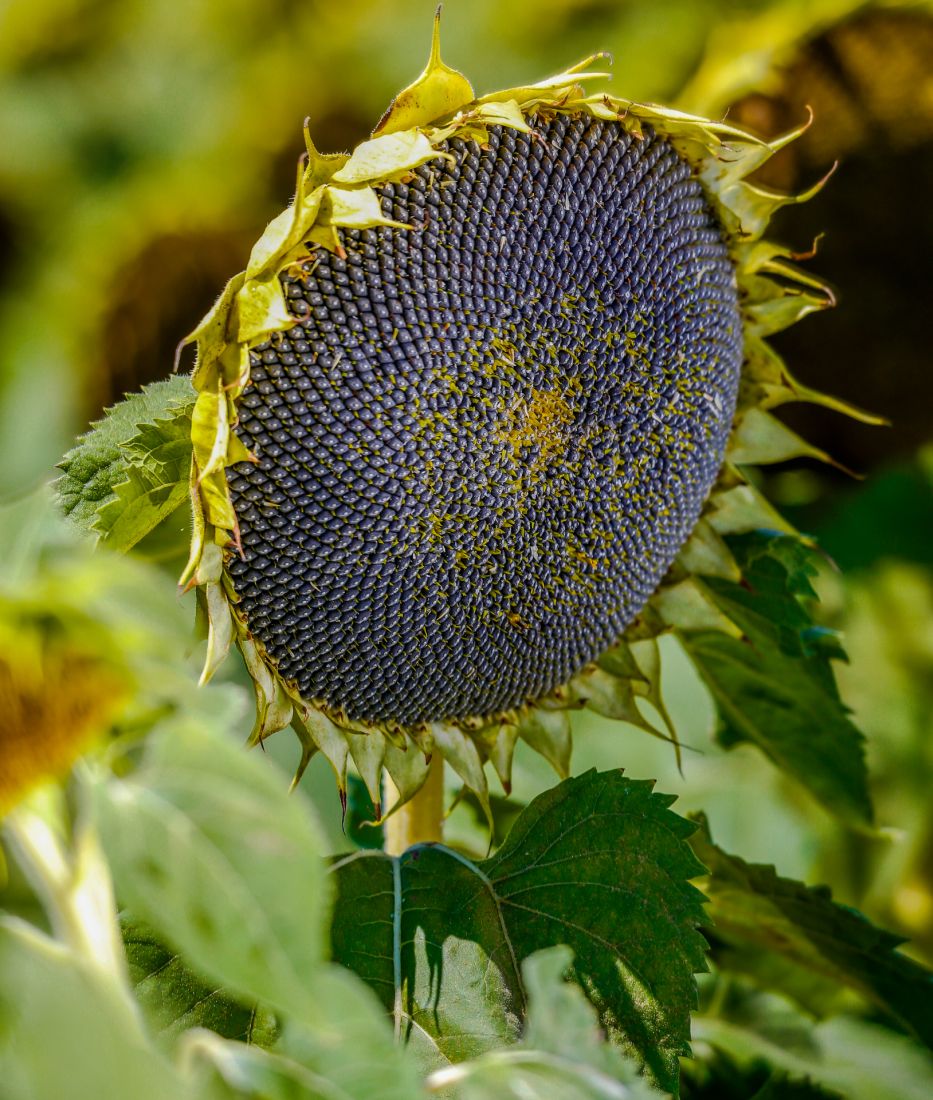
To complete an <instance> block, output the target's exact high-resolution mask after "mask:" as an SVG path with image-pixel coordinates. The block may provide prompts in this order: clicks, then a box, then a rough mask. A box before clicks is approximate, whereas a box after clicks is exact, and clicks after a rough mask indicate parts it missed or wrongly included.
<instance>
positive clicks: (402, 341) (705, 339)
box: [187, 25, 831, 801]
mask: <svg viewBox="0 0 933 1100" xmlns="http://www.w3.org/2000/svg"><path fill="white" fill-rule="evenodd" d="M597 60H598V58H590V59H587V61H585V62H583V63H581V64H580V65H577V66H575V67H574V68H572V69H570V70H568V71H567V72H566V73H563V74H560V75H558V76H556V77H553V78H551V79H550V80H547V81H544V82H542V83H541V84H538V85H533V86H529V87H522V88H513V89H509V90H507V91H503V92H497V93H494V94H491V95H487V96H483V97H481V98H479V99H477V98H475V97H474V93H473V90H472V88H471V87H470V85H469V83H468V82H467V81H466V79H465V78H464V77H463V76H461V75H460V74H459V73H456V72H454V71H453V70H451V69H449V68H448V67H447V66H446V65H444V64H443V62H442V61H441V60H440V55H439V47H438V38H437V27H436V25H435V37H434V43H433V47H432V52H431V57H430V60H429V63H428V66H427V67H426V69H425V71H424V73H423V74H422V75H421V77H420V78H419V79H418V80H417V81H416V82H415V84H413V85H412V86H411V87H410V88H408V89H406V90H405V91H404V92H402V93H401V94H400V95H399V96H398V97H397V98H396V100H395V101H394V102H393V104H392V105H391V107H390V108H389V110H388V111H387V112H386V114H385V115H384V117H383V118H382V120H381V121H380V123H379V125H378V126H377V128H376V130H375V132H374V136H373V138H372V139H371V140H369V141H366V142H364V143H363V144H362V145H360V146H359V147H357V149H356V150H354V152H353V153H352V154H350V155H337V156H322V155H321V154H319V153H318V152H317V150H316V149H315V148H314V146H313V144H312V143H311V141H310V137H309V138H308V139H307V144H308V154H307V159H306V161H305V162H303V163H302V165H301V168H300V171H299V176H298V186H297V191H296V195H295V199H294V202H293V203H292V205H291V206H290V207H289V208H288V209H287V210H286V211H284V212H283V213H282V214H281V215H280V216H279V217H278V218H276V219H275V220H274V221H273V222H272V223H271V224H270V226H269V227H268V229H267V230H266V232H265V233H264V235H263V237H262V238H261V240H260V241H259V242H258V244H257V245H256V247H255V248H254V250H253V253H252V255H251V257H250V262H249V265H248V267H247V270H246V271H245V272H244V273H243V274H241V275H239V276H237V277H236V278H235V279H234V280H232V281H231V283H230V284H229V285H228V287H227V290H226V291H225V293H224V295H223V296H222V298H221V299H220V300H219V302H218V303H217V305H216V306H215V308H214V310H213V311H212V312H211V313H210V314H209V315H208V317H206V318H205V320H204V322H203V323H202V325H201V326H200V328H199V329H198V330H197V331H196V332H195V333H194V334H193V335H192V338H191V339H193V340H196V341H197V344H198V363H197V367H196V371H195V375H194V383H195V387H196V389H197V390H198V399H197V403H196V406H195V410H194V415H193V429H192V439H193V445H194V463H193V473H192V490H193V500H194V503H195V515H196V523H195V535H194V544H193V548H192V556H191V561H190V564H189V569H188V574H187V577H188V578H190V579H191V580H192V581H193V582H194V583H196V584H199V585H202V586H203V587H204V589H205V592H206V598H207V605H208V608H209V612H210V619H211V638H210V643H209V653H208V662H207V666H206V668H205V675H206V676H209V675H210V674H211V672H212V671H213V669H214V668H215V667H216V665H217V663H218V662H219V661H220V660H221V659H222V657H223V654H224V652H225V651H226V649H227V647H228V646H229V644H230V642H231V641H232V640H234V639H235V640H236V641H237V643H238V645H239V646H240V648H241V650H242V651H243V653H244V656H245V657H246V660H247V663H248V665H249V667H250V670H251V672H252V675H253V678H254V682H255V685H256V691H257V699H258V718H257V724H256V728H255V730H254V738H255V739H257V740H258V739H261V738H263V737H265V736H266V735H267V734H269V733H271V732H273V731H274V730H276V729H279V728H281V727H282V726H284V725H286V724H287V723H288V722H289V721H293V722H294V724H295V725H296V728H297V729H298V730H299V734H300V736H301V737H302V739H303V742H304V744H305V762H306V759H307V757H308V756H309V755H310V753H311V752H312V751H315V750H321V751H323V752H324V753H325V754H326V755H327V756H328V758H329V759H330V761H331V763H332V764H333V765H334V767H335V769H336V770H337V773H338V776H339V777H340V778H341V782H342V776H343V773H344V771H345V768H346V762H347V758H348V756H352V758H353V760H354V761H355V763H356V765H357V767H358V769H359V770H360V772H361V774H362V775H363V777H364V779H366V780H367V782H368V784H369V786H370V788H371V790H372V791H373V793H374V797H375V798H376V799H377V801H378V777H379V774H380V770H381V768H382V767H383V766H385V767H386V768H387V769H388V770H389V772H390V774H391V775H392V776H393V778H394V779H395V781H396V784H397V786H398V788H399V791H400V793H401V796H402V798H403V799H404V798H407V797H409V796H410V795H411V794H412V793H413V792H414V791H415V790H416V789H417V788H418V785H419V784H420V783H421V782H422V781H423V779H424V775H425V762H424V759H425V756H426V755H429V754H430V753H432V752H434V751H436V750H437V751H440V752H441V753H442V754H443V755H444V756H445V757H446V758H447V759H448V760H449V761H450V762H451V764H452V765H453V767H454V768H455V769H456V770H457V772H458V773H459V774H460V775H461V776H462V777H463V779H464V780H465V782H466V783H467V784H468V785H469V786H470V787H472V788H473V789H474V790H475V791H477V793H478V794H479V795H480V797H481V799H484V798H485V792H486V780H485V776H484V772H483V765H484V763H485V761H486V760H491V761H492V763H493V765H494V766H495V768H496V769H497V771H498V772H499V774H500V777H501V778H502V780H503V782H504V783H505V784H506V785H508V780H509V774H510V772H509V769H510V763H511V754H512V749H513V747H514V744H515V741H516V739H517V737H519V736H521V737H523V738H524V739H525V740H527V741H528V742H529V743H530V744H531V745H533V747H535V748H537V749H538V750H539V751H541V752H543V753H544V754H545V755H546V756H548V757H549V758H550V759H551V760H552V761H553V762H554V763H555V764H556V766H557V767H558V769H559V770H561V769H564V768H565V767H566V761H567V753H568V751H569V737H568V727H567V715H566V708H567V707H568V706H573V705H581V704H582V703H583V702H588V703H589V704H590V705H591V706H593V707H595V708H596V709H598V710H600V711H601V712H602V713H607V714H610V715H612V716H614V717H619V718H625V719H627V720H629V721H634V722H637V723H638V724H642V725H645V724H646V722H645V719H644V718H643V717H642V715H641V713H640V711H639V710H638V707H637V706H636V704H635V701H634V700H635V696H636V695H638V694H641V695H644V696H647V697H648V698H650V699H651V700H652V701H653V702H655V704H656V705H657V704H659V703H660V696H659V688H658V660H657V649H656V638H657V635H658V634H659V633H660V632H661V631H663V630H664V629H667V628H669V627H670V626H673V625H690V624H691V623H695V622H697V621H704V617H705V620H708V625H710V626H713V627H715V628H720V629H726V630H729V629H732V630H733V631H734V628H732V627H731V624H729V623H728V621H727V620H725V619H724V617H723V615H722V613H721V612H719V611H718V610H717V609H716V608H714V607H713V606H712V605H710V604H709V603H708V601H705V600H704V596H703V592H702V588H701V587H698V586H697V585H696V584H695V581H694V575H695V574H697V573H704V572H706V573H717V574H719V575H726V576H733V575H734V574H735V565H734V562H733V561H732V559H731V556H730V554H729V551H728V549H727V547H726V545H725V543H724V542H723V539H722V535H723V534H726V533H730V532H737V531H742V530H749V529H751V528H753V527H759V526H762V525H765V526H769V527H775V526H780V525H781V521H780V520H779V519H778V518H777V517H775V516H773V514H771V513H769V512H768V510H767V506H766V505H764V504H763V503H762V502H760V501H759V500H758V499H757V498H756V496H755V494H754V492H753V490H752V489H751V488H750V486H749V485H748V484H746V482H745V480H744V478H743V477H742V475H741V473H740V472H739V470H738V468H737V467H738V464H743V463H748V462H755V461H773V460H775V459H780V458H785V457H789V456H790V455H793V454H801V453H806V454H811V455H812V454H818V452H815V451H814V450H813V449H812V448H810V447H808V446H807V445H806V444H804V443H803V442H802V441H801V440H799V439H797V437H795V436H793V435H792V434H791V433H790V432H788V431H787V430H786V429H785V428H783V427H782V426H781V425H780V423H779V422H778V421H777V420H775V419H773V418H772V417H770V416H769V414H768V413H767V412H766V411H765V410H766V409H767V408H768V407H771V406H774V405H777V404H780V403H781V402H782V401H785V400H791V399H804V400H807V399H811V400H812V399H818V400H823V399H821V398H819V397H818V396H817V395H815V394H812V393H811V392H809V391H804V390H802V389H801V388H800V387H799V386H797V385H796V383H794V382H793V380H792V379H791V378H790V376H789V375H788V374H787V371H786V369H785V368H784V366H783V364H782V363H781V362H780V361H779V360H778V359H777V357H776V356H775V355H774V354H773V353H772V352H771V351H770V350H769V349H768V347H767V345H766V344H765V343H764V337H765V336H767V335H768V334H769V333H770V332H773V331H775V330H776V329H778V328H780V327H783V326H785V325H786V324H789V323H791V322H792V321H793V320H795V319H797V318H798V317H800V316H802V315H803V314H804V313H807V312H809V311H811V310H814V309H819V308H823V307H824V306H825V305H828V304H830V303H831V295H830V294H829V292H828V291H827V290H826V289H825V288H823V287H822V286H821V284H820V283H819V282H818V281H817V280H814V279H812V278H810V277H808V276H806V275H804V274H802V273H801V272H800V271H799V270H798V269H797V268H796V267H795V266H794V265H793V264H792V263H791V262H790V259H789V253H788V252H787V251H786V250H783V249H781V248H779V247H778V246H776V245H774V244H772V243H770V242H768V241H766V240H764V239H763V233H764V230H765V227H766V225H767V221H768V218H769V216H770V214H771V212H772V211H773V210H774V209H776V208H777V207H779V206H781V205H783V204H784V203H786V202H789V201H799V199H801V198H805V197H807V196H806V195H804V196H797V197H795V198H791V197H789V196H782V195H778V194H772V193H770V192H767V191H764V190H761V189H759V188H756V187H754V186H752V185H750V184H749V183H747V182H746V181H745V177H746V176H747V175H748V174H749V173H750V172H752V171H753V170H754V169H756V168H757V167H758V166H760V165H761V164H762V163H764V161H765V160H766V159H767V158H768V157H769V156H770V155H771V154H772V152H774V151H775V150H776V149H777V148H779V147H780V145H781V144H783V143H784V142H786V141H787V140H790V138H792V137H793V136H795V135H793V134H791V135H788V137H787V138H785V139H782V140H781V141H778V142H773V143H771V144H767V143H764V142H761V141H759V140H757V139H755V138H753V137H752V136H750V135H749V134H746V133H744V132H742V131H739V130H736V129H733V128H731V127H729V126H726V125H724V124H721V123H713V122H708V121H705V120H703V119H699V118H694V117H690V116H686V115H682V114H679V113H677V112H674V111H669V110H665V109H663V108H660V107H655V106H651V105H644V104H637V103H634V102H630V101H627V100H621V99H619V98H616V97H613V96H609V95H605V94H595V95H589V94H587V93H586V90H585V85H586V84H588V82H590V81H592V80H594V79H598V78H600V77H601V76H603V75H604V74H601V73H598V72H593V71H591V65H592V64H593V63H594V62H595V61H597ZM814 190H815V189H814ZM660 709H661V712H662V714H663V708H660ZM411 741H414V742H415V743H416V745H417V747H418V748H419V749H420V750H422V751H421V752H418V751H416V750H415V749H412V748H410V747H409V745H410V742H411Z"/></svg>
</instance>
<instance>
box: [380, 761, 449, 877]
mask: <svg viewBox="0 0 933 1100" xmlns="http://www.w3.org/2000/svg"><path fill="white" fill-rule="evenodd" d="M386 783H387V785H388V786H389V787H390V790H389V791H388V792H387V793H388V794H389V795H392V794H397V792H395V791H394V790H393V789H391V788H394V784H393V783H392V780H391V779H389V778H388V776H387V777H386ZM443 839H444V761H443V759H442V758H441V757H440V755H438V756H435V757H434V759H433V760H432V761H431V766H430V768H429V769H428V777H427V779H426V780H425V781H424V786H423V787H422V788H421V790H420V791H418V793H417V794H416V795H415V796H414V798H411V799H409V801H408V802H406V803H405V805H404V806H402V807H401V809H399V810H397V811H396V812H395V813H394V814H393V815H392V816H391V817H390V818H388V819H387V820H386V823H385V850H386V852H387V853H388V854H389V855H390V856H400V855H401V854H402V852H404V851H405V849H406V848H410V847H411V846H412V844H424V843H426V842H428V841H441V840H443Z"/></svg>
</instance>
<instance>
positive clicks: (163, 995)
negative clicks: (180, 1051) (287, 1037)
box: [123, 922, 278, 1047]
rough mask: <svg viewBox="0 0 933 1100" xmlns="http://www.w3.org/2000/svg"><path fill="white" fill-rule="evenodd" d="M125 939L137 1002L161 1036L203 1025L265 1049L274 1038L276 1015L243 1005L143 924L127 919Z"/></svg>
mask: <svg viewBox="0 0 933 1100" xmlns="http://www.w3.org/2000/svg"><path fill="white" fill-rule="evenodd" d="M123 943H124V946H125V948H126V959H127V962H128V964H129V970H130V981H131V982H132V985H133V992H134V994H135V995H136V1000H137V1001H138V1002H139V1004H140V1006H141V1008H142V1010H143V1012H144V1014H145V1016H146V1019H147V1021H148V1022H149V1026H150V1028H151V1029H152V1030H153V1031H154V1032H156V1033H157V1034H158V1035H160V1036H161V1037H165V1038H167V1039H175V1038H177V1037H178V1036H180V1035H182V1034H183V1033H184V1032H185V1031H187V1030H188V1029H189V1028H193V1027H205V1028H208V1029H209V1030H210V1031H213V1032H215V1033H216V1034H217V1035H220V1036H222V1037H223V1038H225V1039H236V1040H238V1041H239V1042H242V1043H256V1044H257V1045H258V1046H261V1047H269V1046H271V1045H272V1043H273V1042H274V1041H275V1037H276V1033H277V1030H278V1029H277V1025H276V1020H275V1017H274V1016H273V1015H272V1013H270V1012H268V1011H266V1010H264V1009H263V1008H261V1007H259V1006H256V1005H252V1006H248V1005H244V1004H242V1003H240V1002H239V1001H237V1000H235V999H234V998H232V997H231V996H230V995H229V994H228V993H226V992H224V990H222V989H219V988H217V986H216V985H215V984H214V983H209V982H205V981H204V980H203V979H201V978H199V977H198V976H197V975H196V974H194V973H193V972H192V971H191V970H189V969H188V967H187V966H186V965H185V963H184V961H183V960H182V958H181V956H180V955H178V954H177V953H175V952H173V951H171V950H169V948H167V947H165V946H164V945H163V944H161V943H160V942H159V941H158V940H157V939H156V937H155V936H154V935H153V933H152V932H150V931H149V929H148V928H146V927H145V925H141V924H135V923H131V922H124V925H123Z"/></svg>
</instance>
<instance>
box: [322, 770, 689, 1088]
mask: <svg viewBox="0 0 933 1100" xmlns="http://www.w3.org/2000/svg"><path fill="white" fill-rule="evenodd" d="M651 788H652V785H651V783H649V782H644V781H636V780H631V779H627V778H625V777H624V776H623V775H622V773H621V772H615V771H614V772H605V773H601V774H598V773H596V772H594V771H591V772H588V773H587V774H585V775H582V776H579V777H576V778H573V779H568V780H566V781H564V782H563V783H561V784H559V785H558V786H556V787H554V788H553V789H552V790H550V791H548V792H547V793H545V794H543V795H541V796H540V797H539V798H537V799H535V801H534V802H532V804H531V805H530V806H528V807H527V809H525V810H524V811H523V812H522V814H521V815H520V816H519V818H518V820H517V821H516V823H515V825H514V827H513V828H512V831H511V833H510V834H509V837H508V839H507V840H506V842H505V844H504V845H503V847H502V849H501V850H500V851H499V852H498V853H497V854H496V855H495V856H493V857H492V858H491V859H488V860H485V861H484V862H481V863H473V862H471V861H470V860H468V859H467V858H465V857H464V856H462V855H460V854H459V853H457V852H453V851H450V850H449V849H446V848H444V847H442V846H440V845H417V846H415V847H414V848H410V849H409V850H408V851H407V852H405V853H404V854H403V855H402V856H401V857H400V858H398V859H390V858H389V857H387V856H385V855H383V854H382V853H375V852H368V853H367V852H360V853H356V854H355V855H353V856H349V857H347V858H346V859H343V860H341V861H339V862H338V863H337V864H336V865H335V868H334V873H335V877H336V879H337V885H338V901H337V908H336V911H335V919H334V925H333V929H332V935H333V946H334V957H335V958H336V959H337V960H338V961H340V962H342V963H344V964H345V965H346V966H349V967H350V968H351V969H354V970H356V971H357V973H359V974H360V976H361V977H363V978H364V979H365V980H366V981H367V982H368V983H369V984H370V985H371V986H372V987H373V989H374V990H375V991H376V993H377V994H378V995H379V997H380V999H381V1000H382V1002H383V1004H384V1005H385V1007H386V1008H387V1009H388V1010H389V1011H390V1012H392V1014H393V1016H394V1018H395V1023H396V1027H397V1029H398V1031H399V1033H401V1034H403V1035H404V1036H405V1037H406V1038H407V1039H408V1041H409V1044H410V1045H413V1046H414V1047H415V1049H416V1051H419V1052H420V1053H421V1055H422V1057H423V1058H424V1059H425V1060H426V1061H431V1060H433V1063H434V1064H435V1065H436V1064H437V1063H438V1061H443V1060H446V1061H451V1062H455V1061H461V1060H463V1059H465V1058H468V1057H472V1056H475V1055H478V1054H480V1053H483V1052H485V1051H488V1050H490V1049H492V1048H494V1047H497V1046H501V1045H503V1044H504V1043H508V1042H513V1041H514V1040H515V1039H516V1038H517V1037H518V1034H519V1032H520V1029H521V1026H522V1020H523V1017H524V1015H525V1012H526V1008H527V990H526V987H525V983H524V980H523V978H522V975H521V970H520V966H521V963H522V961H523V960H524V959H525V958H527V957H528V956H529V955H530V954H532V953H533V952H535V951H538V950H540V949H541V948H544V947H551V946H554V945H556V944H562V943H566V944H569V945H570V947H571V948H572V949H573V951H574V954H575V961H574V966H573V972H574V975H575V977H576V979H577V980H578V981H579V982H580V984H581V985H582V986H583V988H584V990H585V991H586V994H587V996H588V997H589V998H590V1000H591V1001H592V1003H593V1004H594V1005H595V1006H596V1008H597V1009H598V1011H599V1015H600V1020H601V1022H602V1025H603V1027H604V1028H605V1029H606V1030H607V1031H608V1033H609V1034H610V1036H611V1037H612V1038H613V1039H614V1040H616V1041H618V1042H619V1043H620V1044H621V1045H622V1047H623V1049H624V1050H626V1051H627V1052H628V1053H630V1054H631V1055H632V1056H634V1057H636V1058H637V1059H638V1061H639V1062H642V1063H644V1064H645V1065H646V1066H647V1067H648V1070H649V1072H650V1073H651V1074H652V1075H653V1076H654V1077H655V1078H656V1079H657V1080H658V1081H659V1082H660V1083H661V1084H662V1086H663V1087H665V1088H667V1089H669V1090H670V1091H676V1088H677V1079H678V1062H677V1059H678V1056H679V1055H680V1054H682V1053H685V1052H686V1050H687V1041H688V1038H689V1028H690V1010H691V1008H692V1007H693V1006H694V1005H695V997H696V990H695V982H694V978H693V974H694V972H696V971H698V970H702V969H704V968H705V960H704V946H705V945H704V941H703V939H702V937H701V936H700V935H699V934H698V933H697V931H696V925H697V923H698V922H699V921H700V920H701V919H702V908H701V900H702V899H701V895H700V893H699V892H698V891H697V890H696V889H695V888H694V887H692V886H691V885H690V884H689V882H688V879H690V878H691V877H692V876H694V875H696V874H698V873H700V872H701V871H702V867H701V866H700V864H699V863H698V862H697V860H696V858H695V857H694V856H693V854H692V853H691V851H690V848H689V846H688V845H687V843H686V838H687V836H689V834H690V832H691V826H690V824H689V823H688V822H686V821H684V820H683V819H682V818H680V817H677V816H676V815H675V814H673V813H671V812H670V810H669V809H668V807H669V806H670V804H671V802H672V801H673V799H672V798H670V797H668V796H666V795H661V794H654V793H652V789H651Z"/></svg>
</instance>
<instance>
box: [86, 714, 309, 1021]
mask: <svg viewBox="0 0 933 1100" xmlns="http://www.w3.org/2000/svg"><path fill="white" fill-rule="evenodd" d="M149 746H150V751H149V754H148V759H147V762H146V764H145V766H144V767H143V768H142V769H140V771H139V772H137V773H136V774H134V775H133V776H132V777H131V778H129V779H126V780H118V779H115V778H107V779H103V780H101V781H99V782H98V783H97V785H96V788H95V791H94V794H95V803H96V807H97V813H98V819H99V822H100V827H101V833H102V838H103V842H104V848H105V851H106V852H107V855H108V857H109V859H110V862H111V865H112V868H113V871H114V878H115V883H116V889H117V895H118V897H121V898H123V899H124V901H125V902H126V903H127V904H128V906H129V907H130V909H131V910H132V911H133V912H134V913H135V914H137V915H138V916H139V917H140V918H141V919H143V920H145V921H146V923H147V924H148V925H149V926H150V927H152V928H154V929H155V930H156V931H157V932H158V934H159V935H160V936H164V937H165V940H166V942H167V943H169V944H170V945H171V946H172V947H174V948H176V949H178V950H179V951H181V952H182V954H183V955H184V956H185V958H186V960H187V961H189V962H190V964H191V965H192V967H193V968H194V969H195V970H196V971H197V972H199V973H200V974H202V975H204V977H205V978H207V979H209V980H210V981H212V982H215V983H216V984H218V985H221V986H223V987H224V988H226V989H229V990H230V991H231V993H233V994H234V995H236V996H237V997H239V998H243V999H244V1000H246V1001H247V1002H248V1003H253V1002H259V1003H263V1004H268V1005H269V1006H270V1007H271V1008H273V1009H275V1010H277V1011H279V1012H282V1013H291V1014H292V1015H294V1016H295V1017H296V1018H297V1019H302V1018H304V1017H305V1016H307V1015H308V1014H309V1013H313V1009H314V1007H315V1006H314V997H313V994H312V992H311V990H310V988H309V977H310V975H311V974H312V973H313V971H314V969H315V967H317V966H318V965H319V964H320V962H321V960H322V958H323V957H324V955H325V938H326V920H327V914H328V909H329V895H330V891H329V888H328V881H327V876H326V869H325V865H324V863H323V860H322V859H321V858H320V853H321V841H320V838H319V836H318V830H317V827H316V824H315V822H314V821H313V820H312V819H311V817H310V814H309V811H308V809H307V807H306V805H305V804H304V803H303V802H301V801H300V800H298V799H290V798H288V796H287V794H286V791H287V781H286V780H285V777H284V776H283V775H281V774H280V773H278V772H277V771H274V770H273V769H272V768H270V767H269V765H268V763H263V762H261V761H260V760H258V759H256V758H253V757H250V756H249V755H248V754H247V753H246V752H245V751H244V750H243V749H242V748H241V747H240V746H239V745H237V744H236V743H234V742H232V741H230V740H229V739H228V738H227V737H226V736H224V735H218V734H211V733H210V732H208V731H207V730H206V729H205V728H204V725H203V724H201V723H194V722H191V721H188V720H185V719H181V718H180V719H177V720H176V721H175V723H174V725H173V727H172V728H171V729H170V730H168V731H165V732H163V733H161V734H160V735H157V736H153V737H152V738H151V739H150V742H149Z"/></svg>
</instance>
